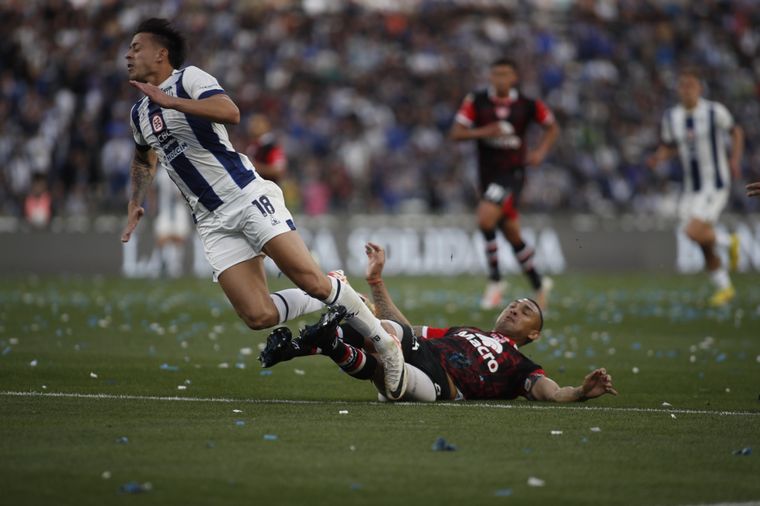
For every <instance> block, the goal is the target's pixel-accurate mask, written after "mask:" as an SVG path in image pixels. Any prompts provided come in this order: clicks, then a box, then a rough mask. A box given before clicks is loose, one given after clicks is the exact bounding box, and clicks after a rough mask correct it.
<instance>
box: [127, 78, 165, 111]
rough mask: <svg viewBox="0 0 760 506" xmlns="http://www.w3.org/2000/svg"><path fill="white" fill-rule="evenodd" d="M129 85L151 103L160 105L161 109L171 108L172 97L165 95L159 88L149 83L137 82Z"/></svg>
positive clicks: (131, 82) (130, 82)
mask: <svg viewBox="0 0 760 506" xmlns="http://www.w3.org/2000/svg"><path fill="white" fill-rule="evenodd" d="M129 84H131V85H132V86H134V87H135V88H137V89H138V90H140V91H142V92H143V93H144V94H145V95H146V96H147V97H148V98H149V99H150V101H151V102H153V103H155V104H158V105H160V106H161V107H166V108H169V109H171V108H173V103H174V102H173V101H174V97H172V96H171V95H167V94H166V93H164V92H163V91H161V88H159V87H158V86H156V85H153V84H150V83H141V82H138V81H129Z"/></svg>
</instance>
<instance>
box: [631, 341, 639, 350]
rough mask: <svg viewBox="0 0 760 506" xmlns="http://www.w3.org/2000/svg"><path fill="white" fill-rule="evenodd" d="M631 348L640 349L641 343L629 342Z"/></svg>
mask: <svg viewBox="0 0 760 506" xmlns="http://www.w3.org/2000/svg"><path fill="white" fill-rule="evenodd" d="M631 349H632V350H640V349H641V343H631Z"/></svg>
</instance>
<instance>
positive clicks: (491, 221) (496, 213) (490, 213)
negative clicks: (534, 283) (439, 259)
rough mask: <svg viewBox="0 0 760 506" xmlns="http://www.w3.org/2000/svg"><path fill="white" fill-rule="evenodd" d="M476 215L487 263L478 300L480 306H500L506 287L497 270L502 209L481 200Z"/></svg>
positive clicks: (486, 307) (492, 307)
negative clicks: (499, 225) (498, 232)
mask: <svg viewBox="0 0 760 506" xmlns="http://www.w3.org/2000/svg"><path fill="white" fill-rule="evenodd" d="M477 215H478V228H480V231H481V233H482V234H483V239H484V241H485V248H486V251H485V253H486V262H487V264H488V284H487V285H486V289H485V291H484V293H483V297H482V299H481V300H480V307H481V308H483V309H494V308H497V307H501V302H502V295H503V293H504V290H505V289H506V287H507V284H506V282H505V281H503V280H502V279H501V273H500V272H499V248H498V243H497V241H496V229H497V227H498V224H499V220H500V219H501V218H502V211H501V207H499V206H498V205H496V204H494V203H493V202H489V201H487V200H481V201H480V203H479V204H478V210H477Z"/></svg>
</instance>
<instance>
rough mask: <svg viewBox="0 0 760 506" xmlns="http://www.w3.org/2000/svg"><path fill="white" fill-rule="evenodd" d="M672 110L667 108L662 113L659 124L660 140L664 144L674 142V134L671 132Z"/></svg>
mask: <svg viewBox="0 0 760 506" xmlns="http://www.w3.org/2000/svg"><path fill="white" fill-rule="evenodd" d="M672 114H673V111H672V109H668V110H667V111H665V114H663V115H662V123H661V124H660V141H662V143H663V144H665V145H666V146H672V145H673V144H675V142H676V138H675V135H674V133H673V117H672Z"/></svg>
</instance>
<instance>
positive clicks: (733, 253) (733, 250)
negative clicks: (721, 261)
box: [728, 232, 739, 272]
mask: <svg viewBox="0 0 760 506" xmlns="http://www.w3.org/2000/svg"><path fill="white" fill-rule="evenodd" d="M730 241H731V242H729V243H728V269H729V270H730V271H732V272H735V271H736V269H738V268H739V234H737V233H736V232H734V233H733V234H731V239H730Z"/></svg>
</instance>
